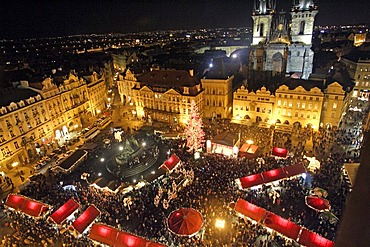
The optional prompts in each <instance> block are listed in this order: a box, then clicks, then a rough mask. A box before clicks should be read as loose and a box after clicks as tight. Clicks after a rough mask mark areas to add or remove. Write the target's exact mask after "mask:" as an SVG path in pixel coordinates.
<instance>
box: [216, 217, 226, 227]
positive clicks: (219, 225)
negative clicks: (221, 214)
mask: <svg viewBox="0 0 370 247" xmlns="http://www.w3.org/2000/svg"><path fill="white" fill-rule="evenodd" d="M215 227H216V228H218V229H224V228H225V220H220V219H216V223H215Z"/></svg>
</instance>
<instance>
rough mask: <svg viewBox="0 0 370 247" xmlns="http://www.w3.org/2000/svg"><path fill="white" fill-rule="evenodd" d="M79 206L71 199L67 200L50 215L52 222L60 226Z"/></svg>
mask: <svg viewBox="0 0 370 247" xmlns="http://www.w3.org/2000/svg"><path fill="white" fill-rule="evenodd" d="M79 207H80V205H79V204H78V203H77V202H76V201H75V200H74V199H73V198H71V199H69V200H68V201H67V202H66V203H64V204H63V205H62V206H61V207H60V208H58V209H57V210H56V211H55V212H54V213H52V214H51V215H50V218H49V219H51V220H52V221H54V222H55V223H56V224H58V225H59V224H62V223H63V222H64V221H65V220H66V219H67V218H68V217H69V216H70V215H71V214H73V213H74V212H75V211H76V210H77V209H78V208H79Z"/></svg>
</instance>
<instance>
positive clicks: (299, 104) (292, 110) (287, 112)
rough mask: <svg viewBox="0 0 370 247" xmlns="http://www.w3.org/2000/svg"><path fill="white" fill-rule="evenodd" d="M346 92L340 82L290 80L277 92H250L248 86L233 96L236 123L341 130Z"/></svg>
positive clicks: (263, 88) (264, 89)
mask: <svg viewBox="0 0 370 247" xmlns="http://www.w3.org/2000/svg"><path fill="white" fill-rule="evenodd" d="M344 97H345V91H344V89H343V87H342V85H340V84H339V83H338V82H333V83H328V84H325V82H324V83H323V82H322V81H312V80H309V81H307V80H301V79H291V78H289V79H287V80H286V81H285V82H284V83H282V84H281V85H280V86H279V87H278V88H277V89H276V91H274V92H272V91H269V90H267V89H266V88H265V87H262V88H261V89H258V90H257V91H255V92H254V91H249V90H248V89H247V88H246V87H245V86H242V87H240V88H239V89H238V90H237V91H236V92H234V100H233V119H234V120H236V122H238V121H241V122H257V123H261V124H264V125H267V126H269V125H276V126H277V127H282V128H286V129H291V128H292V127H298V126H300V127H304V126H311V127H312V128H313V129H314V130H318V128H319V127H334V126H338V124H339V120H340V117H341V109H342V106H343V100H344Z"/></svg>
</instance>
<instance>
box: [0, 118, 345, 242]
mask: <svg viewBox="0 0 370 247" xmlns="http://www.w3.org/2000/svg"><path fill="white" fill-rule="evenodd" d="M204 130H205V132H206V136H207V137H212V136H214V135H216V134H219V133H221V132H222V131H230V132H233V133H237V134H239V133H240V136H241V143H244V142H245V141H246V140H248V139H251V140H253V141H254V143H255V144H256V145H258V146H260V147H261V149H262V147H266V146H267V147H269V148H270V147H271V144H272V143H271V141H273V142H274V143H273V144H274V145H278V146H281V147H287V148H291V150H292V155H291V156H289V157H287V158H286V159H276V158H274V157H271V156H270V154H269V153H268V151H267V150H269V148H265V149H263V152H261V153H260V154H259V156H260V158H262V159H263V162H260V160H257V159H256V158H253V159H245V158H229V157H225V156H222V155H217V154H205V155H203V156H202V157H201V158H200V159H198V160H194V159H193V156H192V155H190V154H189V153H187V152H186V151H185V149H184V145H183V143H184V140H162V141H161V142H163V143H162V145H165V146H169V147H171V148H172V151H173V152H175V153H176V154H177V155H178V156H179V157H180V159H181V160H182V162H183V163H182V165H181V167H180V168H179V171H181V172H179V171H178V172H177V173H176V172H174V173H173V174H172V175H171V174H167V175H165V176H164V177H163V178H161V179H159V180H155V181H154V182H152V183H151V184H148V185H146V186H144V187H142V188H140V189H134V190H132V191H131V192H128V193H126V194H123V193H120V192H119V193H117V194H114V193H110V192H102V191H100V190H97V189H95V188H93V187H91V186H88V184H87V183H86V181H85V180H81V178H80V177H81V176H80V175H81V174H82V173H83V172H90V173H93V169H92V167H91V166H90V165H89V164H90V162H89V161H91V160H92V159H96V157H98V156H99V155H100V154H101V153H103V152H104V148H103V149H102V148H101V147H98V148H97V150H95V151H93V152H94V153H93V154H91V155H90V156H89V158H88V159H87V161H86V162H84V163H83V164H81V165H80V167H78V168H77V170H75V171H74V172H73V173H72V174H68V175H65V174H62V173H46V174H45V175H40V176H39V178H38V179H37V180H35V181H33V182H32V183H31V184H30V185H29V186H28V187H26V188H25V189H24V190H23V191H21V194H23V195H26V196H28V197H30V198H33V199H36V200H40V201H42V202H44V203H47V204H50V205H53V206H54V208H58V207H60V206H61V205H62V204H63V203H64V202H66V201H67V200H68V199H69V198H71V197H73V198H75V199H76V201H77V202H78V203H80V204H81V205H82V209H81V210H82V211H83V210H84V209H86V208H87V206H88V205H90V204H94V205H96V207H97V208H99V210H100V211H101V217H100V221H101V222H103V223H105V224H108V225H112V226H114V227H117V228H118V229H121V230H123V231H128V232H131V233H133V234H136V235H139V236H142V237H144V238H146V239H149V240H152V241H155V242H160V243H163V244H166V245H168V246H271V245H272V244H275V245H278V246H293V242H292V241H291V240H288V239H284V238H282V237H281V236H279V235H277V234H275V233H271V232H269V231H267V230H266V229H265V228H264V227H263V226H261V225H259V224H256V223H254V222H251V221H249V220H248V219H244V218H240V217H238V216H237V214H236V213H235V212H234V210H233V208H232V207H230V203H232V202H236V201H237V200H238V199H239V198H242V199H245V200H248V201H250V202H252V203H254V204H256V205H258V206H260V207H263V208H265V209H267V210H269V211H271V212H273V213H276V214H278V215H280V216H282V217H284V218H287V219H290V220H292V221H293V222H295V223H297V224H299V225H302V226H305V227H307V228H308V229H310V230H313V231H315V232H318V233H319V234H321V235H323V236H325V237H327V238H328V239H331V240H334V239H335V232H336V230H337V229H338V226H339V224H330V223H329V222H328V221H325V220H322V219H321V218H320V217H319V214H318V213H317V212H316V211H314V210H312V209H310V208H308V207H307V206H306V205H305V203H304V197H305V196H306V195H308V194H309V191H310V190H311V189H312V188H314V187H321V188H323V189H325V190H327V191H328V198H327V199H328V200H329V201H330V203H331V206H332V212H333V213H334V214H335V215H336V216H337V217H339V218H340V217H341V215H342V213H343V209H344V202H345V199H346V197H347V194H348V187H347V185H346V183H345V182H344V180H343V179H342V177H341V176H342V175H341V174H342V173H341V170H340V169H341V167H342V162H343V156H342V155H337V154H336V153H335V152H334V151H335V150H334V149H330V147H329V150H331V151H333V153H332V154H331V156H329V157H326V158H325V159H323V160H321V169H320V170H318V171H316V172H315V173H310V174H309V175H308V176H307V178H306V179H303V178H295V179H293V180H288V181H280V182H279V183H278V185H275V186H272V185H268V186H262V187H261V188H260V189H257V190H246V191H241V190H240V189H239V188H238V186H237V184H236V182H235V180H236V179H237V178H240V177H243V176H247V175H250V174H254V173H260V172H263V171H267V170H270V169H273V168H279V167H284V166H288V165H292V164H298V163H302V164H306V161H305V159H304V158H303V155H304V147H305V142H307V141H309V140H312V142H313V146H314V150H316V151H317V150H320V148H322V149H324V148H325V150H326V151H328V150H327V149H326V148H327V146H328V144H331V143H335V142H336V139H335V138H336V136H337V135H336V134H335V133H334V132H331V131H329V132H327V131H325V132H320V133H318V134H313V132H312V131H310V130H309V129H306V128H303V129H301V130H297V132H296V133H293V135H294V134H296V135H300V136H301V137H302V138H301V140H300V144H298V145H296V146H292V138H293V137H292V134H287V133H281V132H275V131H274V130H272V129H263V128H259V127H257V126H255V125H252V126H240V125H236V124H230V123H228V122H226V121H218V122H208V123H205V128H204ZM273 132H275V133H273ZM332 133H334V134H332ZM272 135H274V138H272ZM322 149H321V150H322ZM190 171H192V172H193V173H194V179H192V180H190V181H188V182H187V183H185V184H184V179H183V178H184V174H187V173H188V172H190ZM66 180H68V181H69V184H71V185H74V188H75V189H74V190H70V189H67V190H66V189H64V188H63V185H62V184H61V183H59V181H66ZM174 184H175V185H174ZM175 188H176V190H175ZM272 190H274V191H277V193H278V194H279V198H278V199H276V198H272V197H271V191H272ZM159 191H161V193H159ZM159 194H160V197H159V198H160V203H159V204H155V203H154V199H155V197H156V196H157V195H159ZM170 195H171V196H170ZM127 198H129V200H128V199H127ZM124 201H126V202H129V203H123V202H124ZM165 204H166V206H164V205H165ZM181 207H192V208H194V209H196V210H198V211H199V212H200V213H201V214H202V216H203V219H204V225H203V227H202V229H201V231H200V233H199V234H196V235H195V236H193V237H191V238H187V237H179V236H177V235H175V234H173V233H171V232H169V230H168V229H167V217H168V216H169V214H170V213H171V212H172V211H174V210H176V209H178V208H181ZM82 211H80V212H82ZM76 216H77V215H76ZM216 219H224V220H225V222H226V226H225V229H218V228H216V227H215V220H216ZM8 221H9V222H16V223H12V224H13V225H12V226H13V228H14V229H16V230H17V231H18V232H22V234H23V235H21V237H20V239H21V240H19V241H24V240H25V239H26V238H27V237H28V236H30V235H31V236H32V238H35V239H36V240H35V243H36V242H40V241H41V239H43V240H45V241H47V242H45V241H44V243H43V244H40V246H47V244H48V243H50V241H52V242H53V243H63V244H64V246H92V244H93V243H92V242H91V241H90V240H89V239H88V238H87V237H86V235H85V234H84V235H83V236H82V238H75V237H74V236H73V235H72V234H71V233H69V231H68V230H67V231H65V232H63V233H62V232H60V230H59V229H57V228H55V227H54V225H52V224H51V222H47V221H45V220H39V221H33V220H30V219H28V218H27V217H25V216H21V215H19V214H17V213H8ZM68 224H70V222H66V223H65V229H67V225H68ZM27 229H29V231H28V230H27ZM6 238H10V237H9V236H7V237H6ZM46 239H49V240H46ZM37 240H40V241H37ZM3 241H4V240H3ZM12 241H13V240H12ZM14 241H18V240H14ZM14 241H13V243H14ZM5 242H6V241H5ZM8 242H10V241H8ZM3 243H4V242H3ZM5 246H6V245H5ZM9 246H11V245H9ZM34 246H37V245H34Z"/></svg>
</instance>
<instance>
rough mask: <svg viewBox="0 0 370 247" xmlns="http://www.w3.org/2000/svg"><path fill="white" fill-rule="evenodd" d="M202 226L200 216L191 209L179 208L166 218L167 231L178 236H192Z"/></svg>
mask: <svg viewBox="0 0 370 247" xmlns="http://www.w3.org/2000/svg"><path fill="white" fill-rule="evenodd" d="M202 225H203V217H202V215H201V214H200V213H199V212H198V211H196V210H195V209H193V208H180V209H178V210H176V211H173V212H171V214H170V216H169V217H168V229H169V230H170V231H171V232H173V233H174V234H176V235H179V236H192V235H194V234H196V233H197V232H198V231H199V230H200V228H201V227H202Z"/></svg>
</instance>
